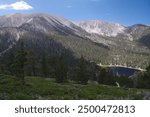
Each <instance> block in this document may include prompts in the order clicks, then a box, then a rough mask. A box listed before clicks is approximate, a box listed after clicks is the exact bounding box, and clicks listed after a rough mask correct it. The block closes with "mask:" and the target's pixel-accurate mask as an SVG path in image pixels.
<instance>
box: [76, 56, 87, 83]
mask: <svg viewBox="0 0 150 117" xmlns="http://www.w3.org/2000/svg"><path fill="white" fill-rule="evenodd" d="M76 80H77V82H78V83H81V84H87V82H88V80H89V75H88V71H87V66H86V60H85V59H84V58H83V56H82V57H81V58H80V60H79V64H78V66H77V78H76Z"/></svg>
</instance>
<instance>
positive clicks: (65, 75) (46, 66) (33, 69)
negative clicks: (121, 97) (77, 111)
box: [0, 42, 150, 88]
mask: <svg viewBox="0 0 150 117" xmlns="http://www.w3.org/2000/svg"><path fill="white" fill-rule="evenodd" d="M19 48H20V49H19V50H18V51H17V52H16V53H15V54H13V53H12V54H10V56H9V58H10V59H9V60H8V62H7V65H6V67H4V66H1V67H0V72H1V73H7V74H10V75H14V76H16V79H17V80H18V81H19V82H20V84H21V85H25V84H26V82H25V76H41V77H43V78H55V80H56V82H57V83H64V82H68V81H74V82H76V83H79V84H84V85H86V84H87V83H88V82H95V83H98V84H105V85H112V86H119V87H127V88H132V87H136V88H150V85H149V84H150V66H149V67H148V68H147V71H146V72H144V73H140V74H138V75H137V76H136V77H134V78H129V77H128V76H125V75H121V76H120V75H115V74H113V73H111V72H110V71H109V70H108V69H105V68H100V67H98V66H97V65H96V64H95V63H92V62H89V61H87V60H85V59H84V57H83V56H81V58H79V59H78V60H77V62H76V63H75V64H74V65H69V63H68V62H67V60H66V59H65V57H64V56H63V55H59V56H51V57H47V56H46V54H45V53H44V52H43V54H42V55H41V58H37V57H36V54H35V53H34V52H33V51H26V50H25V47H24V43H23V42H20V47H19ZM5 68H7V69H5ZM118 84H119V85H118Z"/></svg>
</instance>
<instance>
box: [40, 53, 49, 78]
mask: <svg viewBox="0 0 150 117" xmlns="http://www.w3.org/2000/svg"><path fill="white" fill-rule="evenodd" d="M41 73H42V76H43V77H45V78H46V77H47V76H48V68H47V60H46V57H45V53H44V54H43V56H42V60H41Z"/></svg>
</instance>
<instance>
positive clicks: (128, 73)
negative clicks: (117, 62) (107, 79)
mask: <svg viewBox="0 0 150 117" xmlns="http://www.w3.org/2000/svg"><path fill="white" fill-rule="evenodd" d="M108 69H109V70H110V72H112V73H113V74H119V75H126V76H132V75H134V74H135V72H139V71H140V70H137V69H133V68H126V67H108Z"/></svg>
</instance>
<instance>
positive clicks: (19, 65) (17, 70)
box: [13, 41, 27, 85]
mask: <svg viewBox="0 0 150 117" xmlns="http://www.w3.org/2000/svg"><path fill="white" fill-rule="evenodd" d="M26 55H27V54H26V52H25V50H24V43H23V41H22V42H20V50H19V51H18V52H17V53H16V56H15V60H14V63H13V68H14V74H15V76H16V77H17V78H18V80H19V81H20V83H21V84H22V85H25V79H24V67H25V62H26V61H27V59H26Z"/></svg>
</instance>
